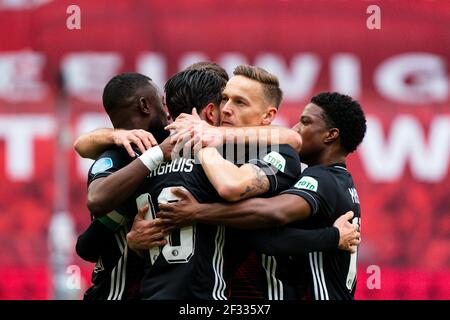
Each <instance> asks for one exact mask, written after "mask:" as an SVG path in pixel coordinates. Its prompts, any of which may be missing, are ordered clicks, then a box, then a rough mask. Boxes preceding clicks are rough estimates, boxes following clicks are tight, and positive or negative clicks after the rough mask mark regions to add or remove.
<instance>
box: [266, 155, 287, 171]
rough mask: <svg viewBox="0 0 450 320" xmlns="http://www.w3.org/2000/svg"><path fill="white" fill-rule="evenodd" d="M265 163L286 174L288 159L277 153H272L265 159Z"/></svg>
mask: <svg viewBox="0 0 450 320" xmlns="http://www.w3.org/2000/svg"><path fill="white" fill-rule="evenodd" d="M264 161H266V162H268V163H270V164H271V165H273V166H274V167H275V168H277V169H278V170H280V171H281V172H284V167H286V159H284V157H283V156H282V155H281V154H279V153H278V152H276V151H272V152H270V153H268V154H266V156H265V157H264Z"/></svg>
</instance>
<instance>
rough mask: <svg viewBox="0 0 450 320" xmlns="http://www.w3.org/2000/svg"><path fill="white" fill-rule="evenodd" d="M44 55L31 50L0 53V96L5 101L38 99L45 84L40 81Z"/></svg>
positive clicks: (43, 95) (45, 86)
mask: <svg viewBox="0 0 450 320" xmlns="http://www.w3.org/2000/svg"><path fill="white" fill-rule="evenodd" d="M44 65H45V57H44V55H43V54H41V53H37V52H33V51H27V50H25V51H16V52H9V53H0V74H1V77H0V97H1V98H2V99H5V100H7V101H11V102H17V101H38V100H41V99H43V98H44V97H45V94H46V93H47V85H46V84H45V83H43V82H41V77H42V72H43V69H44Z"/></svg>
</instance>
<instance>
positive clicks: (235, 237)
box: [227, 145, 300, 300]
mask: <svg viewBox="0 0 450 320" xmlns="http://www.w3.org/2000/svg"><path fill="white" fill-rule="evenodd" d="M275 148H276V150H275ZM248 162H249V163H253V164H255V165H261V166H262V168H263V170H264V172H265V173H266V176H267V177H268V178H269V182H270V188H269V191H268V192H267V193H265V194H263V195H260V196H261V197H272V196H275V195H277V194H279V193H280V192H281V191H283V190H286V189H288V188H289V187H291V186H292V185H293V184H294V183H295V181H296V179H297V178H298V176H299V175H300V159H299V156H298V154H297V152H296V151H295V150H294V149H293V148H292V147H290V146H289V145H276V146H274V147H271V146H269V148H268V149H267V150H266V151H265V152H264V150H263V152H260V153H259V158H256V159H255V158H253V159H252V157H250V160H249V161H248ZM249 237H254V236H253V233H252V232H251V231H243V230H236V229H233V228H227V239H228V240H227V241H228V242H227V250H228V252H229V256H230V258H229V260H230V261H231V264H232V265H233V270H234V271H233V273H232V274H231V278H230V280H229V284H230V298H231V299H233V300H243V299H252V300H254V299H266V300H285V299H295V293H294V291H293V289H292V288H291V286H290V285H289V283H290V282H289V283H288V279H287V278H286V277H285V275H287V274H290V272H288V271H287V270H285V269H286V268H290V266H289V264H288V263H287V261H284V260H286V259H288V258H287V257H283V256H276V257H275V256H272V255H268V254H261V253H260V251H259V250H256V249H257V248H256V247H255V246H254V244H253V241H250V240H251V239H249Z"/></svg>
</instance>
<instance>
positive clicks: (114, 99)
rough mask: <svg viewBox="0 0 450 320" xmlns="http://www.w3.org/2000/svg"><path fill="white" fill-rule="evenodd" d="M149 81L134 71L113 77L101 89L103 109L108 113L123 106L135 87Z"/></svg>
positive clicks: (146, 84)
mask: <svg viewBox="0 0 450 320" xmlns="http://www.w3.org/2000/svg"><path fill="white" fill-rule="evenodd" d="M150 81H152V79H150V78H149V77H147V76H144V75H143V74H140V73H136V72H125V73H121V74H119V75H117V76H115V77H113V78H112V79H111V80H109V81H108V83H107V84H106V86H105V89H104V90H103V106H104V108H105V111H106V112H107V113H108V114H110V113H111V112H113V111H116V110H117V109H119V108H120V107H122V106H124V105H125V104H126V103H127V102H128V101H129V100H130V99H131V98H132V97H133V96H134V95H135V94H136V90H137V89H139V88H141V87H144V86H148V85H151V83H150Z"/></svg>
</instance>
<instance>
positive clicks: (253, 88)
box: [223, 75, 263, 100]
mask: <svg viewBox="0 0 450 320" xmlns="http://www.w3.org/2000/svg"><path fill="white" fill-rule="evenodd" d="M223 94H224V95H226V96H228V97H229V98H232V97H242V98H245V99H248V100H259V99H261V98H262V95H263V92H262V85H261V84H260V83H259V82H258V81H256V80H253V79H250V78H247V77H244V76H241V75H237V76H233V77H231V79H230V80H229V81H228V82H227V85H226V86H225V89H224V90H223Z"/></svg>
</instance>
